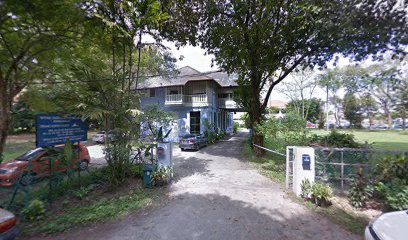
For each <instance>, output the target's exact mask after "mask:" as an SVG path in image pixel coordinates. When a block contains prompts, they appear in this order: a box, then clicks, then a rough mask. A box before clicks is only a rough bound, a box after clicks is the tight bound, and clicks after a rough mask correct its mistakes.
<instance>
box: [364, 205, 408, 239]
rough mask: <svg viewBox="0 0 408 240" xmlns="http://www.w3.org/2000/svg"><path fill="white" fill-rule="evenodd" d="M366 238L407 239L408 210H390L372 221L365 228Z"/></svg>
mask: <svg viewBox="0 0 408 240" xmlns="http://www.w3.org/2000/svg"><path fill="white" fill-rule="evenodd" d="M364 236H365V239H366V240H405V239H407V236H408V210H404V211H397V212H389V213H384V214H382V215H380V216H379V217H377V218H375V219H374V220H372V221H371V222H370V224H369V225H368V226H367V227H366V229H365V234H364Z"/></svg>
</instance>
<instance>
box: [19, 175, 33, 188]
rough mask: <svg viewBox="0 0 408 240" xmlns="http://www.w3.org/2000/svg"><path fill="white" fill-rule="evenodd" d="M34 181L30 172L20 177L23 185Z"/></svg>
mask: <svg viewBox="0 0 408 240" xmlns="http://www.w3.org/2000/svg"><path fill="white" fill-rule="evenodd" d="M33 182H34V176H33V175H32V174H28V173H25V174H24V175H23V176H22V177H21V179H20V184H21V185H23V186H28V185H30V184H32V183H33Z"/></svg>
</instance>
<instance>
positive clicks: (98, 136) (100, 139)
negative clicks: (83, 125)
mask: <svg viewBox="0 0 408 240" xmlns="http://www.w3.org/2000/svg"><path fill="white" fill-rule="evenodd" d="M92 141H93V142H95V143H104V142H105V131H100V132H97V133H95V135H93V137H92Z"/></svg>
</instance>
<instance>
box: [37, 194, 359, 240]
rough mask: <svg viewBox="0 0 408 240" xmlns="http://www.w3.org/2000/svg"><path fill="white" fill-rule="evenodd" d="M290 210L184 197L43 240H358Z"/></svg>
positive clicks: (219, 197)
mask: <svg viewBox="0 0 408 240" xmlns="http://www.w3.org/2000/svg"><path fill="white" fill-rule="evenodd" d="M289 211H290V209H284V208H283V209H265V208H256V207H254V206H253V205H252V204H251V203H249V202H244V201H239V200H234V199H231V198H230V197H227V196H223V195H220V194H206V195H195V194H181V195H178V196H176V197H175V198H174V199H173V201H171V202H170V203H169V204H168V205H167V206H165V207H163V208H161V209H155V210H153V211H151V212H149V213H148V212H139V213H138V214H131V215H128V216H125V217H122V218H120V219H118V220H115V221H109V222H106V223H103V224H98V225H96V224H94V225H93V226H89V227H86V228H81V229H79V230H76V231H74V232H70V233H67V234H60V235H57V236H52V237H49V238H41V239H257V240H262V239H333V240H335V239H342V240H344V239H356V238H354V237H353V236H352V235H350V234H347V233H345V232H344V231H336V228H333V226H329V225H328V224H329V222H327V221H325V220H324V219H320V218H313V215H311V216H309V213H307V212H303V213H302V212H299V213H297V214H288V213H287V212H289ZM288 216H290V217H288ZM34 239H35V238H34Z"/></svg>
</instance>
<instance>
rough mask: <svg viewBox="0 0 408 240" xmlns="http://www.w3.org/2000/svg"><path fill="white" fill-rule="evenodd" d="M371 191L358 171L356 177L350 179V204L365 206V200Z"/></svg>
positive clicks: (359, 206)
mask: <svg viewBox="0 0 408 240" xmlns="http://www.w3.org/2000/svg"><path fill="white" fill-rule="evenodd" d="M371 193H372V191H371V189H370V186H368V185H367V184H366V182H365V180H364V178H363V175H362V174H361V173H359V174H358V175H357V178H355V179H353V180H352V181H351V185H350V190H349V194H348V197H349V201H350V204H351V205H352V206H353V207H355V208H363V207H365V206H366V203H367V200H368V199H369V197H371V195H372V194H371Z"/></svg>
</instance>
